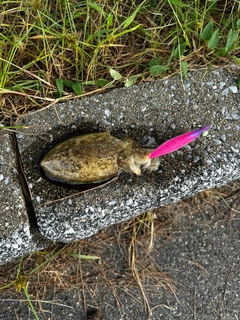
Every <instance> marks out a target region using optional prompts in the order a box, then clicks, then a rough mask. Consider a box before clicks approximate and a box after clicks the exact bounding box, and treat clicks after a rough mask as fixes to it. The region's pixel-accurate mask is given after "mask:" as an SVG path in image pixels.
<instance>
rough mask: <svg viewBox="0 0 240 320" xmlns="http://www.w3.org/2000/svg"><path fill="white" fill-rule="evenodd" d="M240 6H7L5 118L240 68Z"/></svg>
mask: <svg viewBox="0 0 240 320" xmlns="http://www.w3.org/2000/svg"><path fill="white" fill-rule="evenodd" d="M239 13H240V4H239V2H238V1H227V0H225V1H222V0H219V1H216V0H205V1H200V0H192V1H184V2H183V1H179V0H162V1H155V0H151V1H150V0H144V1H124V2H123V1H120V0H119V1H107V0H102V1H101V0H99V1H89V0H87V1H73V0H72V1H67V0H56V1H49V0H48V1H41V0H32V1H31V0H29V1H9V0H8V1H1V15H0V21H1V29H0V100H1V119H2V120H6V119H8V120H9V119H11V118H12V117H14V116H15V117H19V116H21V115H22V114H24V113H25V112H27V111H29V110H32V109H40V108H42V107H43V106H47V105H50V104H53V103H55V102H57V101H62V100H68V99H73V98H75V97H76V96H85V95H88V94H93V93H96V92H103V91H105V90H109V89H111V88H114V87H116V86H123V85H125V86H130V85H132V84H134V83H139V82H143V81H150V80H152V79H153V78H155V77H164V76H166V75H170V74H173V73H175V72H179V71H180V72H182V74H183V76H187V72H188V70H190V69H194V68H199V67H207V68H208V67H210V66H213V65H218V66H219V65H223V64H234V63H235V64H238V65H239V64H240V58H239V53H240V46H239V43H240V42H239V32H240V19H239V16H240V15H239Z"/></svg>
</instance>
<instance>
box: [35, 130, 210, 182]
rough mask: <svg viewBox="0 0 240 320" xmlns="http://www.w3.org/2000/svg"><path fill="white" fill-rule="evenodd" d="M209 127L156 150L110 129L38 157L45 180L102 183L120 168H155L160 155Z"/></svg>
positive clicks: (138, 171) (68, 141)
mask: <svg viewBox="0 0 240 320" xmlns="http://www.w3.org/2000/svg"><path fill="white" fill-rule="evenodd" d="M209 128H210V126H206V127H204V128H200V129H196V130H194V131H191V132H188V133H185V134H183V135H180V136H177V137H175V138H172V139H170V140H168V141H166V142H165V143H163V144H162V145H160V146H159V147H158V148H156V149H146V148H141V147H139V146H138V145H137V143H136V142H135V141H134V140H133V139H131V138H128V137H125V138H122V139H117V138H115V137H113V136H112V135H111V134H110V133H109V132H100V133H89V134H83V135H77V136H74V137H71V138H68V139H66V140H63V141H61V142H59V143H57V144H56V145H54V146H53V147H52V148H51V149H50V150H49V151H48V152H47V153H46V154H45V155H44V156H43V157H42V158H41V161H40V167H41V170H42V172H43V173H44V175H43V176H44V177H46V178H47V179H48V180H50V181H51V182H53V183H55V182H60V183H63V184H65V185H78V184H92V183H101V182H104V181H106V180H109V179H110V178H112V177H115V176H116V175H117V174H118V172H119V170H123V171H126V172H133V173H135V174H137V175H139V174H141V172H142V170H144V169H147V170H150V171H154V170H157V169H158V167H159V163H160V160H159V157H160V156H163V155H164V154H167V153H171V152H174V151H176V150H178V149H180V148H182V147H183V146H184V145H186V144H188V143H189V142H191V141H192V140H194V139H196V138H197V137H199V136H200V135H201V133H203V132H205V131H207V130H209Z"/></svg>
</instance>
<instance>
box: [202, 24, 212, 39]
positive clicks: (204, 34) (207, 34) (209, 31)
mask: <svg viewBox="0 0 240 320" xmlns="http://www.w3.org/2000/svg"><path fill="white" fill-rule="evenodd" d="M212 34H213V22H212V20H211V21H209V22H208V24H207V25H206V26H205V28H204V29H203V32H202V34H201V38H202V39H203V40H205V41H208V40H209V39H210V38H211V36H212Z"/></svg>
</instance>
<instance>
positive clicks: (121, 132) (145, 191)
mask: <svg viewBox="0 0 240 320" xmlns="http://www.w3.org/2000/svg"><path fill="white" fill-rule="evenodd" d="M208 124H212V129H211V131H210V132H209V135H208V136H207V137H201V138H199V139H198V140H197V141H196V142H195V143H193V144H192V145H191V146H187V147H185V148H183V149H182V150H179V151H177V152H175V153H174V154H171V155H167V156H164V157H163V158H162V160H161V164H160V167H159V170H158V171H157V172H154V173H150V172H145V173H143V174H142V175H141V176H139V177H137V176H134V175H131V174H127V173H121V174H120V176H119V178H118V180H116V181H114V182H112V183H110V184H109V185H107V186H105V187H104V188H101V189H97V190H94V191H91V192H88V193H85V194H81V195H78V194H77V192H76V191H69V190H65V189H63V188H60V187H57V186H54V185H52V184H49V183H48V182H46V181H44V180H43V179H42V178H41V176H40V175H39V170H38V165H37V163H38V158H39V156H40V153H41V151H42V149H43V148H44V147H45V146H46V145H47V144H48V143H49V142H50V141H52V140H53V139H56V138H58V137H60V136H62V135H64V134H66V133H69V132H75V131H88V132H90V131H96V130H97V131H107V130H109V131H111V133H112V134H113V135H114V136H116V137H122V136H130V137H132V138H134V139H135V140H136V141H137V142H138V143H139V144H140V145H142V146H147V147H155V146H157V145H158V144H160V143H162V142H164V141H165V140H167V139H169V138H171V137H174V136H176V135H178V134H182V133H184V132H186V131H190V130H191V129H194V128H198V127H200V126H204V125H208ZM17 125H29V126H32V128H29V129H28V130H23V131H22V132H21V133H18V134H17V141H18V147H19V151H20V155H21V158H22V163H23V168H24V172H25V176H26V179H27V183H28V186H29V189H30V194H31V200H32V203H31V204H32V209H33V211H34V214H35V217H36V224H37V227H38V230H39V232H40V233H41V235H42V236H43V237H44V238H47V239H50V240H55V241H60V242H70V241H74V240H77V239H83V238H86V237H89V236H91V235H92V234H95V233H97V232H98V231H99V230H101V229H103V228H105V227H107V226H110V225H112V224H115V223H119V222H121V221H125V220H127V219H130V218H132V217H134V216H136V215H139V214H141V213H143V212H145V211H146V210H151V209H153V208H156V207H159V206H163V205H166V204H168V203H173V202H176V201H178V200H180V199H184V198H186V197H190V196H192V195H194V194H196V193H198V192H200V191H202V190H205V189H209V188H212V187H215V186H220V185H223V184H226V183H227V182H229V181H232V180H235V179H237V178H239V177H240V152H239V149H240V139H239V129H240V94H239V89H238V87H237V77H236V76H235V75H234V74H233V73H231V72H229V71H227V70H224V69H220V70H215V71H210V72H206V71H204V70H198V71H195V72H191V73H190V74H189V77H188V79H186V80H184V79H181V77H180V76H179V75H176V76H173V77H171V78H169V79H163V80H159V81H154V82H150V83H144V84H141V85H137V86H132V87H130V88H120V89H115V90H113V91H111V92H109V93H106V94H99V95H95V96H92V97H89V98H86V99H80V100H75V101H70V102H67V103H61V104H56V105H54V106H52V107H50V108H48V109H46V110H42V111H40V112H35V113H31V114H28V115H26V116H25V117H24V118H22V119H21V120H20V121H19V122H18V123H17ZM6 143H7V142H6ZM3 152H4V151H3ZM4 175H5V174H4ZM0 182H1V181H0ZM12 201H13V202H14V203H15V202H16V201H18V200H17V199H13V200H12ZM12 206H14V204H13V205H12ZM14 212H16V211H15V210H14ZM15 229H16V228H15ZM15 229H14V227H12V229H11V230H12V233H11V234H14V230H15ZM6 233H7V234H10V232H6ZM2 239H3V237H2ZM0 242H2V240H1V241H0ZM35 247H36V246H32V247H29V249H28V250H29V251H32V250H35ZM5 250H7V249H5ZM21 254H23V253H22V252H19V255H21ZM10 255H11V251H9V256H10ZM12 258H13V257H12ZM4 261H6V260H4V257H3V256H2V258H1V262H2V263H3V262H4Z"/></svg>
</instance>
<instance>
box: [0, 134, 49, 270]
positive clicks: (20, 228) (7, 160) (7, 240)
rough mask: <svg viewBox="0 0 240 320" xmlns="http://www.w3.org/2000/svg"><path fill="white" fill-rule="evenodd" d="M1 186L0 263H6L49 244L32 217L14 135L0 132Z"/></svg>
mask: <svg viewBox="0 0 240 320" xmlns="http://www.w3.org/2000/svg"><path fill="white" fill-rule="evenodd" d="M0 188H1V193H0V201H1V209H2V210H1V218H0V234H1V238H0V264H3V263H5V262H8V261H11V260H13V259H14V258H17V257H19V256H21V255H24V254H27V253H29V252H31V251H34V250H39V249H42V248H44V247H46V246H47V245H48V244H49V243H50V242H49V241H47V240H44V239H43V238H42V236H41V235H40V234H39V233H38V231H37V229H36V226H35V224H34V222H33V221H31V219H30V217H29V214H28V208H27V203H26V199H25V197H24V194H23V188H22V185H21V183H20V178H19V170H18V164H17V158H16V150H15V149H14V146H13V136H12V135H10V134H5V133H3V134H1V135H0Z"/></svg>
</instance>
